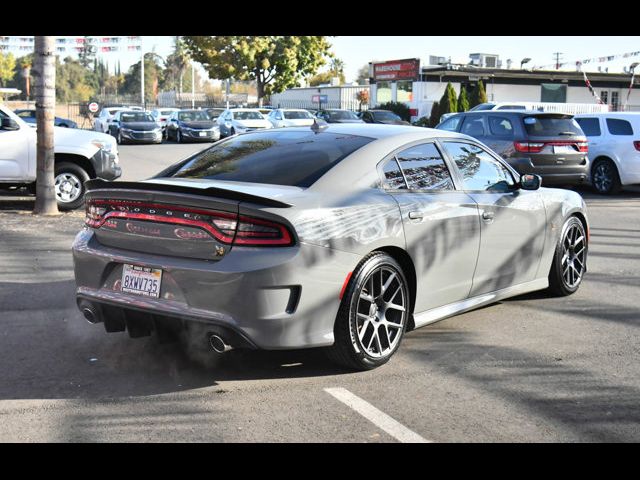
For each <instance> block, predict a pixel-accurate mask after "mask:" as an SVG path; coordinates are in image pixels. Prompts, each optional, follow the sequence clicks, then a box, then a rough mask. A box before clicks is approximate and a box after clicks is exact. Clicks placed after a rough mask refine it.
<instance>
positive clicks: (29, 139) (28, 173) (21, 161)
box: [0, 110, 36, 182]
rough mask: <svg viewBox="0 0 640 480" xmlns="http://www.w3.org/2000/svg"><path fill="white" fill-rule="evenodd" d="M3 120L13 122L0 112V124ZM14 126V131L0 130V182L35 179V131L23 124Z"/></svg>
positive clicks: (6, 128) (7, 128)
mask: <svg viewBox="0 0 640 480" xmlns="http://www.w3.org/2000/svg"><path fill="white" fill-rule="evenodd" d="M5 119H7V120H9V119H11V120H14V119H13V118H11V117H10V116H9V115H8V114H6V113H5V112H3V111H2V110H0V122H2V121H5ZM14 122H15V120H14ZM16 124H17V126H18V129H16V130H13V129H9V128H13V127H8V126H7V127H5V128H0V181H12V180H15V181H20V182H23V181H29V180H33V179H35V145H36V138H35V137H36V131H35V129H34V128H31V127H29V126H27V125H26V124H25V123H22V124H19V123H17V122H16Z"/></svg>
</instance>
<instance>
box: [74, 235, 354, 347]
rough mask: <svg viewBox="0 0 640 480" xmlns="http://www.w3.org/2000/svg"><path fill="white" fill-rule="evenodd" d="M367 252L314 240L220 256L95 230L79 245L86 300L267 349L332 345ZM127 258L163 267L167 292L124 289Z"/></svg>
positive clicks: (81, 291) (80, 289) (77, 264)
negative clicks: (148, 246) (129, 245)
mask: <svg viewBox="0 0 640 480" xmlns="http://www.w3.org/2000/svg"><path fill="white" fill-rule="evenodd" d="M360 258H361V257H360V256H358V255H354V254H350V253H346V252H341V251H337V250H331V249H328V248H325V247H318V246H313V245H307V244H301V245H297V246H295V247H287V248H247V247H233V248H232V249H231V251H230V252H229V253H228V254H227V255H225V256H224V258H222V259H221V260H219V261H207V260H198V259H189V258H181V257H169V256H160V255H152V254H145V253H140V252H132V251H127V250H121V249H115V248H112V247H106V246H104V245H101V244H100V243H99V242H98V241H97V239H96V238H95V236H94V234H93V232H92V231H91V230H89V229H85V230H83V231H81V232H80V233H79V234H78V235H77V236H76V239H75V241H74V244H73V260H74V270H75V277H76V284H77V291H76V294H77V299H78V302H79V305H80V303H81V302H91V303H92V304H94V305H98V306H100V307H101V306H107V307H108V308H107V311H110V312H111V315H121V314H122V313H124V314H126V313H127V312H128V311H138V312H144V313H145V314H151V315H153V316H162V317H163V318H166V319H169V321H174V322H176V323H177V324H179V323H183V322H200V323H202V324H206V325H209V326H212V327H216V326H217V327H220V328H225V329H229V331H232V332H236V333H237V334H238V335H239V336H240V337H242V338H243V339H244V340H245V343H246V345H245V346H252V347H256V348H262V349H295V348H308V347H319V346H328V345H332V344H333V342H334V337H333V326H334V322H335V318H336V315H337V312H338V309H339V306H340V299H339V294H340V290H341V288H342V284H343V282H344V279H345V278H346V275H347V274H348V273H349V272H350V271H351V270H352V269H353V268H354V267H355V265H357V263H358V261H359V260H360ZM124 263H133V264H137V265H145V266H149V267H153V268H161V269H162V270H163V276H162V287H161V290H160V298H159V299H150V298H145V297H141V296H137V295H133V294H127V293H123V292H121V291H120V289H119V285H118V283H119V280H120V278H121V276H122V265H123V264H124ZM114 308H115V309H116V310H115V313H114V310H113V309H114Z"/></svg>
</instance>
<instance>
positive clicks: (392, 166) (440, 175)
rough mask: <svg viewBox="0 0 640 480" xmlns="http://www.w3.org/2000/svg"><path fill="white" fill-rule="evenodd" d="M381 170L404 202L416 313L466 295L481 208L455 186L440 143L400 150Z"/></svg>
mask: <svg viewBox="0 0 640 480" xmlns="http://www.w3.org/2000/svg"><path fill="white" fill-rule="evenodd" d="M380 173H381V176H382V178H383V179H384V180H383V182H384V185H385V188H386V189H387V190H388V191H389V193H390V194H391V195H392V196H393V197H394V198H395V199H396V201H397V202H398V204H399V206H400V212H401V216H402V222H403V225H404V232H405V240H406V244H407V251H408V252H409V255H410V256H411V258H412V260H413V264H414V267H415V271H416V288H417V292H418V293H417V295H416V304H415V309H414V311H415V313H420V312H423V311H426V310H430V309H432V308H436V307H441V306H444V305H447V304H450V303H453V302H457V301H460V300H464V299H465V298H467V296H468V295H469V292H470V290H471V285H472V279H473V272H474V269H475V265H476V260H477V257H478V250H479V248H480V218H479V214H478V207H477V205H476V203H475V202H474V201H473V199H472V198H471V197H470V196H469V195H467V194H466V193H464V192H463V191H461V190H457V189H456V185H455V183H454V182H455V181H454V179H453V176H452V174H451V173H450V167H449V166H448V165H447V163H446V162H445V160H444V158H443V156H442V154H441V153H440V150H439V149H438V147H437V146H436V144H435V143H434V142H427V143H418V144H415V145H413V146H409V147H407V148H404V149H401V150H400V151H398V152H396V153H395V154H394V155H392V156H391V157H390V158H387V159H386V160H385V162H383V163H382V164H381V165H380Z"/></svg>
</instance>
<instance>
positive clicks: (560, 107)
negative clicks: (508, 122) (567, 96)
mask: <svg viewBox="0 0 640 480" xmlns="http://www.w3.org/2000/svg"><path fill="white" fill-rule="evenodd" d="M480 110H522V111H524V110H527V111H532V110H535V111H538V112H549V113H568V114H570V115H577V114H580V113H598V112H608V111H609V105H604V104H598V103H563V102H486V103H481V104H480V105H476V106H475V107H473V108H472V109H470V110H469V111H470V112H476V111H480ZM445 115H451V114H450V113H446V114H445Z"/></svg>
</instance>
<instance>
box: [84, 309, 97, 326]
mask: <svg viewBox="0 0 640 480" xmlns="http://www.w3.org/2000/svg"><path fill="white" fill-rule="evenodd" d="M82 314H83V315H84V318H86V319H87V322H89V323H92V324H94V325H95V324H96V323H100V317H99V316H98V315H97V313H96V312H95V310H93V309H92V308H90V307H85V308H83V309H82Z"/></svg>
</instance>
